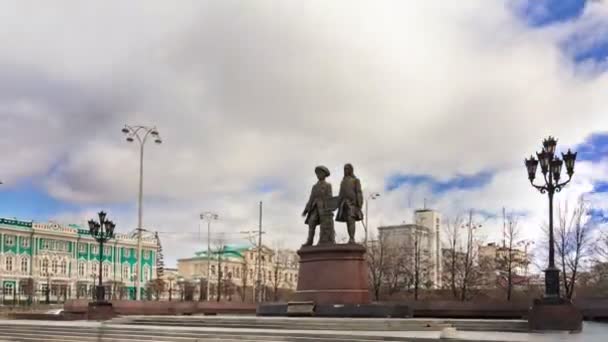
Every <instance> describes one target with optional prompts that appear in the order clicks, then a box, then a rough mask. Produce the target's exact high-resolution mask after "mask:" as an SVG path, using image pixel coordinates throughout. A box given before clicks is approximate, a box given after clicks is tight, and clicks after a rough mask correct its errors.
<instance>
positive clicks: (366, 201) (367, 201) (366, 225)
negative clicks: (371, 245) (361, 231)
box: [364, 192, 380, 246]
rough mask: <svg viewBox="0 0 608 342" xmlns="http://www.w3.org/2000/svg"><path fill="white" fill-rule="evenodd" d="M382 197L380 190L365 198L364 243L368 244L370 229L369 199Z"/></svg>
mask: <svg viewBox="0 0 608 342" xmlns="http://www.w3.org/2000/svg"><path fill="white" fill-rule="evenodd" d="M378 197H380V193H378V192H372V193H371V194H369V196H367V199H366V200H365V241H364V245H365V246H367V235H368V231H369V228H368V227H369V213H368V212H369V201H370V200H375V199H376V198H378Z"/></svg>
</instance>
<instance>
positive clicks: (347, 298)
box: [294, 244, 370, 305]
mask: <svg viewBox="0 0 608 342" xmlns="http://www.w3.org/2000/svg"><path fill="white" fill-rule="evenodd" d="M298 255H299V256H300V270H299V274H298V287H297V290H296V293H295V298H294V299H295V301H296V302H313V303H314V304H315V305H324V304H332V305H333V304H369V303H370V298H369V286H368V281H367V279H368V268H367V263H366V261H365V258H364V256H365V247H363V246H361V245H359V244H340V245H320V246H307V247H302V248H301V249H300V250H299V251H298Z"/></svg>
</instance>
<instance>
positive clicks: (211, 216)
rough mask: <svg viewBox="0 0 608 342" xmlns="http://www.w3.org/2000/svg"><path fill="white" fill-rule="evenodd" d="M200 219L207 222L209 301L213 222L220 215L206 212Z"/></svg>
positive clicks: (208, 293) (207, 296) (207, 297)
mask: <svg viewBox="0 0 608 342" xmlns="http://www.w3.org/2000/svg"><path fill="white" fill-rule="evenodd" d="M200 218H201V220H203V221H207V295H206V296H205V298H206V300H207V301H208V300H209V295H210V292H209V288H210V287H211V221H217V220H218V219H219V215H218V214H216V213H214V212H211V211H205V212H204V213H202V214H201V216H200ZM199 238H200V226H199Z"/></svg>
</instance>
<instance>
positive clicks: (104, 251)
mask: <svg viewBox="0 0 608 342" xmlns="http://www.w3.org/2000/svg"><path fill="white" fill-rule="evenodd" d="M110 248H111V247H107V246H106V247H104V248H103V254H104V255H107V256H109V255H110V254H111V253H112V250H111V249H110Z"/></svg>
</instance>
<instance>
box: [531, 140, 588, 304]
mask: <svg viewBox="0 0 608 342" xmlns="http://www.w3.org/2000/svg"><path fill="white" fill-rule="evenodd" d="M556 146H557V139H555V138H553V137H551V136H550V137H548V138H547V139H545V140H543V148H542V150H541V152H537V153H536V157H537V158H538V159H536V158H534V156H533V155H532V156H530V158H529V159H526V160H525V165H526V169H527V171H528V180H530V184H531V185H532V186H533V187H534V188H536V189H537V190H538V191H540V193H541V194H545V193H546V194H547V195H548V197H549V267H547V269H546V270H545V298H551V299H556V298H559V297H560V294H559V292H560V290H559V287H560V286H559V281H560V280H559V269H558V268H557V267H555V239H554V237H553V196H554V195H555V193H556V192H560V191H561V190H562V188H563V187H564V186H565V185H566V184H568V183H569V182H570V180H572V175H573V174H574V164H575V162H576V152H574V153H572V151H570V150H568V152H567V153H565V154H564V153H562V159H559V157H558V156H556V153H555V151H556ZM539 164H540V169H541V173H542V175H543V179H544V181H545V184H544V185H536V184H534V179H535V178H536V171H537V169H538V165H539ZM564 164H565V165H566V173H567V174H568V180H566V181H564V182H560V178H561V172H562V165H564ZM541 184H542V183H541Z"/></svg>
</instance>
